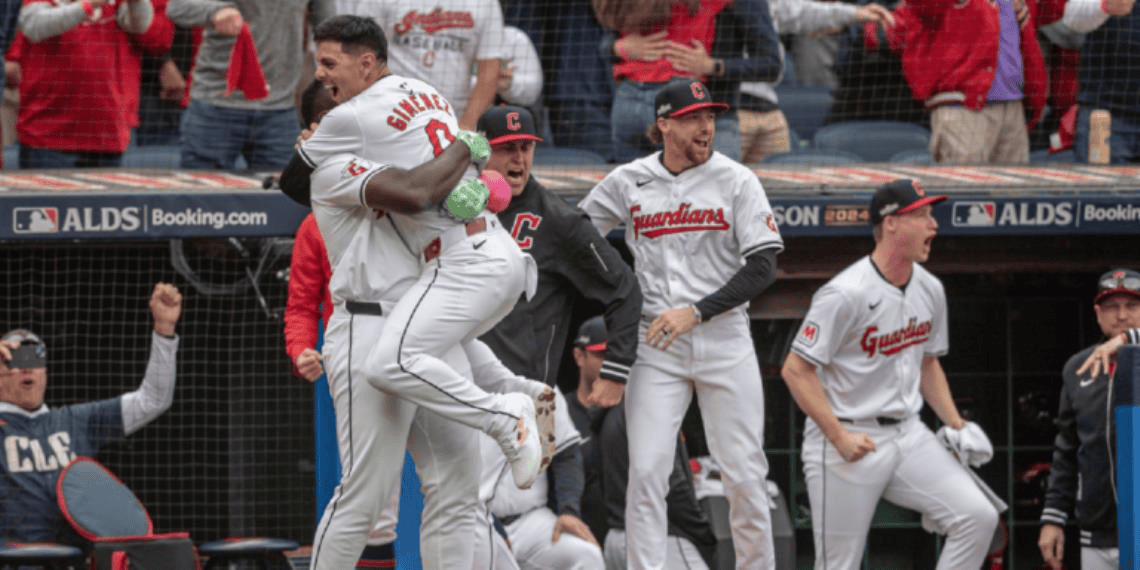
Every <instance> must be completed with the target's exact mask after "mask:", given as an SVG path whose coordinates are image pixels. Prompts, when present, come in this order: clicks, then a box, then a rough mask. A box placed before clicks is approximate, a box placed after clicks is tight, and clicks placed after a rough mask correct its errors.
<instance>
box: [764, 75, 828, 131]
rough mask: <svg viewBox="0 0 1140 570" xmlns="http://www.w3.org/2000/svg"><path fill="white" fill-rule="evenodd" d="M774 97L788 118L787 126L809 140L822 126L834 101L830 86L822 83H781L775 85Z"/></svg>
mask: <svg viewBox="0 0 1140 570" xmlns="http://www.w3.org/2000/svg"><path fill="white" fill-rule="evenodd" d="M776 98H777V99H779V102H780V110H782V111H783V112H784V116H785V117H787V119H788V128H790V129H791V130H793V131H795V132H796V133H797V134H799V135H800V137H801V138H803V139H805V140H811V138H812V136H813V135H815V132H816V130H817V129H819V128H820V127H821V126H823V121H824V119H826V118H827V113H829V112H830V111H831V104H832V103H833V102H834V99H833V98H832V96H831V88H830V87H826V86H822V85H788V84H785V83H781V84H779V85H777V86H776Z"/></svg>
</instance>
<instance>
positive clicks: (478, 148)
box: [455, 131, 491, 172]
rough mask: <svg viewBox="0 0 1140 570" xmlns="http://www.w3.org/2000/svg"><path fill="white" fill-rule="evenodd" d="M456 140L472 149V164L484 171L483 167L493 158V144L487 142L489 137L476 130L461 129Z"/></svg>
mask: <svg viewBox="0 0 1140 570" xmlns="http://www.w3.org/2000/svg"><path fill="white" fill-rule="evenodd" d="M455 140H459V141H463V143H464V144H466V145H467V150H469V151H471V164H474V165H475V168H478V169H479V172H483V167H485V166H487V161H488V160H491V144H490V143H488V142H487V137H485V136H483V135H481V134H479V133H477V132H474V131H459V133H458V134H456V135H455Z"/></svg>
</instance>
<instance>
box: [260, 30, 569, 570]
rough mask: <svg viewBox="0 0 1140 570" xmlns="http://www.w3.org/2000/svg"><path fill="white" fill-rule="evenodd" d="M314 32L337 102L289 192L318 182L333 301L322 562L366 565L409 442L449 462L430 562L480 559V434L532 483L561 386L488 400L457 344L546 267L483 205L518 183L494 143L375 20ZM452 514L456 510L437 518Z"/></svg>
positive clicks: (433, 478) (427, 525)
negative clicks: (335, 465) (335, 468)
mask: <svg viewBox="0 0 1140 570" xmlns="http://www.w3.org/2000/svg"><path fill="white" fill-rule="evenodd" d="M314 39H315V41H316V44H317V65H318V68H317V73H316V78H317V79H318V80H319V81H321V82H322V83H323V84H324V86H325V87H326V88H327V89H328V90H329V92H330V94H331V95H332V97H333V99H334V101H336V102H337V103H338V105H337V107H336V108H334V109H333V110H332V111H330V112H329V113H328V114H327V115H326V116H325V117H324V118H323V119H322V120H321V122H320V123H319V125H317V126H316V128H315V129H314V132H313V133H312V136H311V137H309V138H308V139H306V140H303V141H301V142H300V143H299V145H298V152H297V154H296V155H295V156H294V159H293V161H292V162H291V163H290V166H289V167H287V168H286V171H285V172H284V173H283V174H282V179H281V187H282V190H283V191H285V192H286V193H287V194H289V195H291V196H304V195H305V194H307V193H309V190H310V188H309V184H310V182H311V200H312V205H313V212H314V216H315V218H316V220H317V225H318V226H319V228H320V231H321V234H322V237H323V238H324V241H325V245H326V247H327V249H328V254H329V262H330V265H331V267H332V276H331V279H330V283H329V289H330V293H331V295H332V299H333V304H334V306H335V307H336V308H335V309H334V311H333V315H332V317H331V318H330V321H329V327H328V332H327V333H326V336H325V345H324V353H325V367H326V371H327V372H328V376H329V379H330V390H332V391H333V401H334V406H335V407H336V410H337V412H336V416H337V421H338V429H337V432H338V438H339V440H340V449H341V453H342V458H341V459H342V464H343V465H342V466H343V471H344V476H343V477H342V479H341V484H340V485H339V486H338V487H337V489H336V491H335V492H334V496H333V499H332V501H331V502H330V503H329V505H328V506H327V507H326V509H325V515H324V517H323V518H322V520H321V523H320V525H319V526H318V529H317V535H316V537H315V538H314V543H313V556H312V566H313V567H314V568H318V569H339V568H347V567H351V566H352V565H354V564H355V562H356V560H357V557H358V556H359V554H360V550H361V548H362V547H363V545H364V542H365V539H366V538H367V535H368V531H369V529H370V528H372V527H373V524H374V523H375V522H376V520H377V517H378V516H379V514H380V511H381V509H382V508H383V506H384V505H385V504H386V501H387V499H388V497H390V496H391V493H392V492H394V490H395V489H396V488H397V486H398V484H399V480H400V475H401V462H400V461H398V458H399V457H401V456H402V455H403V451H404V446H405V443H407V444H408V446H409V448H410V449H412V452H413V456H414V457H415V459H416V464H417V468H422V466H423V465H427V464H430V465H433V467H432V468H433V469H435V470H434V471H433V472H432V473H431V474H429V476H428V477H425V476H424V474H423V473H422V472H421V480H423V482H424V485H425V512H424V525H423V527H422V528H421V536H422V538H421V545H422V550H423V556H424V558H425V560H430V561H431V563H430V564H429V565H432V566H433V567H441V568H460V567H469V566H470V565H471V540H470V536H471V533H472V532H474V531H473V528H472V525H473V521H474V512H475V503H476V498H477V495H476V492H477V479H478V463H477V461H478V448H477V446H476V445H475V444H474V441H475V440H474V439H473V438H474V436H475V435H477V434H476V433H475V432H474V431H472V430H469V429H466V427H474V428H476V429H479V430H482V431H484V432H486V433H487V434H488V435H490V436H491V437H492V438H494V439H495V441H496V442H497V443H498V444H499V445H500V446H501V447H502V449H503V452H504V454H505V455H506V456H507V458H508V459H509V461H510V463H511V468H512V469H511V472H512V477H513V479H514V481H515V483H516V484H517V485H518V486H519V487H523V488H525V487H529V486H530V485H531V484H532V483H533V481H534V480H535V478H536V477H537V476H538V474H539V473H540V472H541V470H542V468H543V467H544V466H545V464H546V463H547V462H549V458H550V456H551V455H552V454H553V450H554V440H553V423H554V422H553V404H554V396H553V392H552V391H551V390H549V389H548V388H547V387H543V391H542V392H534V393H530V392H529V391H528V395H523V394H522V393H518V392H515V393H508V394H489V393H487V392H486V391H484V390H483V389H482V388H480V387H479V386H477V385H476V384H475V383H473V382H472V380H471V378H470V376H471V373H470V370H469V364H468V362H467V359H466V358H465V356H464V351H463V349H462V348H460V347H461V346H464V348H466V347H467V346H466V345H467V344H468V341H471V340H473V339H474V338H475V337H476V336H477V335H479V334H482V333H483V332H485V331H486V330H488V329H489V328H490V327H491V326H493V325H494V324H495V323H496V322H498V320H499V319H501V318H502V317H503V315H505V314H506V313H507V312H509V311H510V309H511V307H513V305H514V303H515V302H516V301H517V300H518V298H519V296H520V294H522V293H523V292H527V293H528V295H529V294H530V293H531V292H533V284H534V281H535V269H534V262H533V260H532V259H531V258H530V256H528V255H526V254H525V253H523V252H522V251H521V250H520V249H519V248H518V246H517V245H515V243H514V241H513V240H512V239H511V237H510V235H509V234H507V233H506V232H505V231H504V230H503V229H502V227H501V226H500V224H499V222H498V220H497V218H495V216H494V215H493V213H490V212H485V211H484V207H485V206H486V205H487V204H488V203H489V202H495V200H493V196H495V195H496V190H498V194H499V195H505V196H509V194H510V190H509V188H507V187H506V186H505V183H503V182H502V178H501V177H495V176H492V175H491V174H490V173H487V174H483V175H480V172H479V169H481V167H482V166H483V165H484V164H485V163H486V161H487V159H488V157H489V155H490V147H489V145H488V144H487V141H486V139H485V138H483V137H482V136H481V135H478V134H476V133H472V132H463V131H460V130H459V128H458V124H457V122H456V119H455V116H454V114H453V112H452V109H451V106H450V104H449V103H448V102H447V101H446V100H445V99H444V98H443V97H442V96H440V95H439V93H438V92H437V91H436V90H435V89H433V88H432V87H431V86H429V85H427V84H426V83H423V82H421V81H417V80H414V79H409V78H404V77H399V76H395V75H392V74H391V73H390V72H389V71H388V68H387V66H386V55H387V42H386V41H385V39H384V35H383V33H382V32H381V31H380V28H379V27H378V26H377V24H376V23H375V22H374V21H373V20H371V19H368V18H361V17H357V16H347V15H342V16H337V17H334V18H331V19H330V20H328V21H326V22H324V23H322V24H321V25H320V26H319V27H318V29H317V31H316V33H315V34H314ZM456 140H458V141H461V142H462V143H463V144H452V143H453V142H454V141H456ZM310 175H311V179H310ZM477 177H478V178H477ZM498 203H499V205H500V206H503V205H505V204H504V203H503V202H502V201H498ZM360 381H367V382H368V383H369V384H370V385H371V386H370V387H366V389H363V390H362V389H360V387H361V386H360ZM535 384H537V383H535ZM373 388H375V390H373ZM417 407H419V408H420V409H422V410H425V411H427V412H431V413H430V414H426V415H424V414H417V413H416V408H417ZM429 416H430V417H429ZM433 418H443V419H446V420H452V421H450V422H445V423H449V424H454V426H455V427H454V428H453V429H452V430H451V432H450V433H449V434H448V435H446V436H443V437H440V435H441V434H443V433H444V431H443V430H442V429H441V430H440V431H433V430H428V429H427V428H424V426H423V425H422V422H430V421H433ZM413 422H414V423H416V424H417V426H416V427H413ZM464 426H466V427H464ZM414 431H421V432H422V431H428V432H431V433H433V434H435V435H433V436H430V437H436V439H435V440H433V441H432V443H431V445H424V446H422V447H420V448H419V449H420V450H422V451H423V453H424V454H431V456H430V457H429V456H427V455H424V454H417V451H416V449H414V448H412V447H411V446H412V442H411V440H409V434H411V433H413V432H414ZM540 442H541V443H540ZM441 510H446V511H447V512H449V513H451V514H452V516H450V518H449V517H442V518H441V517H438V516H437V514H438V512H439V511H441ZM429 521H430V522H429Z"/></svg>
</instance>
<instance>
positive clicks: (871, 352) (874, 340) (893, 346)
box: [859, 317, 934, 358]
mask: <svg viewBox="0 0 1140 570" xmlns="http://www.w3.org/2000/svg"><path fill="white" fill-rule="evenodd" d="M917 320H918V319H917V318H914V317H912V318H911V319H910V321H909V322H908V323H907V324H906V326H905V327H903V328H901V329H899V330H897V331H893V332H889V333H886V334H882V335H879V336H875V333H876V332H878V331H879V327H876V326H874V325H872V326H869V327H867V330H865V331H863V338H862V339H860V340H859V346H860V347H861V348H862V349H863V352H866V353H867V358H874V356H875V352H876V351H878V352H879V354H882V355H883V356H890V355H892V354H898V353H899V352H902V351H903V350H904V349H906V348H909V347H912V346H914V345H916V344H922V343H924V342H926V341H928V340H930V331H931V330H932V329H934V323H933V321H925V322H922V323H918V324H916V323H915V321H917Z"/></svg>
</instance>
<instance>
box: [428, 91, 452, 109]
mask: <svg viewBox="0 0 1140 570" xmlns="http://www.w3.org/2000/svg"><path fill="white" fill-rule="evenodd" d="M431 100H432V101H434V102H435V108H436V109H439V110H440V111H447V112H449V113H450V112H451V105H449V104H448V103H447V100H446V99H444V98H443V97H440V96H439V93H432V94H431Z"/></svg>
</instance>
